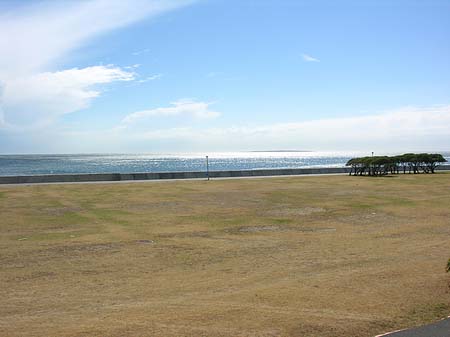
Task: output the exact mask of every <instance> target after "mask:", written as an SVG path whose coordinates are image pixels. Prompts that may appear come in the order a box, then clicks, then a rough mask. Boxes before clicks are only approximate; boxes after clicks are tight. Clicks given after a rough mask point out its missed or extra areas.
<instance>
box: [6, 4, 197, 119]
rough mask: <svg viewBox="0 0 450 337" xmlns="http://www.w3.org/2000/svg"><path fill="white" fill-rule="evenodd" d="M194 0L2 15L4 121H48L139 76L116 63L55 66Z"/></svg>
mask: <svg viewBox="0 0 450 337" xmlns="http://www.w3.org/2000/svg"><path fill="white" fill-rule="evenodd" d="M192 2H193V1H190V0H172V1H163V0H155V1H148V0H130V1H121V0H93V1H73V2H65V1H64V2H52V1H43V2H37V3H32V4H31V5H28V6H19V7H20V10H17V11H10V12H7V13H6V14H0V55H1V57H0V110H2V111H3V116H2V118H3V122H2V123H3V125H11V124H16V125H17V126H20V125H21V124H23V123H25V124H26V125H30V124H31V123H30V121H34V123H35V124H36V125H40V124H43V123H44V124H45V123H47V122H48V121H50V120H51V119H52V118H54V117H55V116H57V115H61V114H63V113H69V112H73V111H77V110H79V109H82V108H85V107H86V106H88V105H89V103H90V101H91V100H92V99H93V98H95V97H97V96H99V95H100V93H101V91H99V90H93V89H92V88H93V86H95V85H98V84H107V83H112V82H115V81H125V80H126V81H129V80H132V79H134V77H135V76H134V74H133V72H132V71H127V70H124V69H121V68H119V67H117V66H91V67H85V68H81V69H60V70H57V71H55V69H54V67H53V65H54V63H55V61H57V60H62V59H63V58H64V57H65V56H67V55H68V54H69V53H70V52H71V51H73V50H75V49H76V48H79V47H80V46H82V45H83V44H84V43H86V42H87V41H89V40H90V39H92V38H94V37H97V36H99V35H100V34H104V33H106V32H109V31H111V30H113V29H117V28H120V27H124V26H126V25H129V24H132V23H134V22H137V21H139V20H142V19H144V18H148V17H152V16H156V15H159V14H162V13H164V12H167V11H170V10H173V9H176V8H179V7H181V6H184V5H187V4H189V3H192ZM92 23H95V24H92ZM129 69H131V68H129ZM2 88H3V90H2ZM55 110H58V111H61V112H60V113H56V112H55Z"/></svg>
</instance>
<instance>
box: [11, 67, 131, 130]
mask: <svg viewBox="0 0 450 337" xmlns="http://www.w3.org/2000/svg"><path fill="white" fill-rule="evenodd" d="M133 79H134V73H132V72H128V71H124V70H123V69H121V68H119V67H115V66H113V65H109V66H93V67H86V68H82V69H78V68H73V69H67V70H63V71H57V72H44V73H38V74H33V75H29V76H23V77H18V78H15V79H11V80H9V81H8V85H7V86H5V89H4V90H3V95H2V99H3V104H2V107H3V109H4V111H5V113H6V116H5V119H6V120H7V121H8V124H10V125H12V126H16V127H22V128H24V127H41V126H45V125H47V124H49V123H51V122H52V121H53V120H54V119H55V118H57V117H58V116H60V115H63V114H67V113H71V112H74V111H77V110H80V109H83V108H86V107H88V106H89V103H90V102H91V100H92V99H94V98H96V97H98V96H99V95H100V93H101V91H100V90H98V89H95V86H96V85H98V84H106V83H111V82H116V81H131V80H133Z"/></svg>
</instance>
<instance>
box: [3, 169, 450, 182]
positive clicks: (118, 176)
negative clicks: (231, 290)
mask: <svg viewBox="0 0 450 337" xmlns="http://www.w3.org/2000/svg"><path fill="white" fill-rule="evenodd" d="M437 170H446V171H449V170H450V165H441V166H439V167H438V168H437ZM349 172H350V168H349V167H324V168H297V169H264V170H240V171H210V172H209V177H210V178H232V177H266V176H285V175H307V174H345V173H349ZM201 178H206V172H205V171H203V172H200V171H197V172H149V173H92V174H48V175H47V174H46V175H29V176H1V177H0V184H35V183H64V182H67V183H68V182H95V181H132V180H168V179H201Z"/></svg>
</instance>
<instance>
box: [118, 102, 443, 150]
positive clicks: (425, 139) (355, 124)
mask: <svg viewBox="0 0 450 337" xmlns="http://www.w3.org/2000/svg"><path fill="white" fill-rule="evenodd" d="M156 110H158V109H156ZM150 111H155V110H150ZM159 111H160V110H159ZM153 114H157V113H156V112H154V113H150V114H149V115H153ZM163 114H164V113H163ZM146 115H147V114H146V113H143V114H142V115H140V114H138V115H136V119H139V118H141V117H144V116H146ZM128 132H129V133H128V134H126V133H124V134H122V137H123V139H124V140H125V139H127V138H128V140H136V141H138V142H144V143H145V141H149V142H154V141H162V143H161V145H162V146H164V142H167V143H168V144H170V143H176V144H178V146H179V147H180V148H182V149H184V150H186V149H189V148H196V149H199V148H200V149H204V148H203V147H204V146H205V145H206V144H207V146H208V149H212V150H248V149H273V148H279V149H280V148H281V149H286V148H292V149H314V150H339V149H340V150H342V149H346V150H368V149H371V150H385V151H395V150H407V149H410V150H420V149H423V150H432V149H440V150H445V149H443V147H445V146H448V145H447V144H450V105H445V106H431V107H404V108H401V109H396V110H392V111H387V112H383V113H380V114H373V115H365V116H359V117H347V118H330V119H321V120H311V121H305V122H292V123H277V124H270V125H240V126H231V127H224V128H209V129H208V128H206V129H205V128H202V129H198V128H195V127H178V128H170V129H159V130H148V131H145V132H134V131H133V130H128ZM168 150H170V149H168ZM172 150H176V149H172ZM447 150H448V149H447Z"/></svg>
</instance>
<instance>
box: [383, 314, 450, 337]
mask: <svg viewBox="0 0 450 337" xmlns="http://www.w3.org/2000/svg"><path fill="white" fill-rule="evenodd" d="M380 336H383V337H450V318H447V319H443V320H441V321H439V322H436V323H432V324H428V325H424V326H421V327H418V328H412V329H407V330H401V331H397V332H392V333H388V334H385V335H380Z"/></svg>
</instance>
